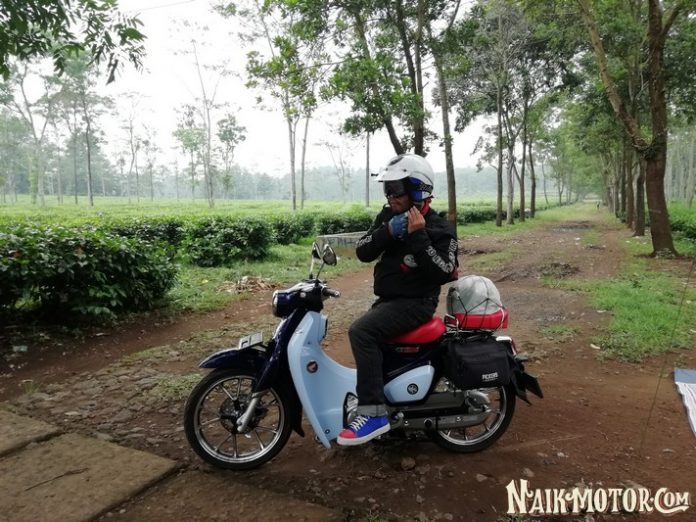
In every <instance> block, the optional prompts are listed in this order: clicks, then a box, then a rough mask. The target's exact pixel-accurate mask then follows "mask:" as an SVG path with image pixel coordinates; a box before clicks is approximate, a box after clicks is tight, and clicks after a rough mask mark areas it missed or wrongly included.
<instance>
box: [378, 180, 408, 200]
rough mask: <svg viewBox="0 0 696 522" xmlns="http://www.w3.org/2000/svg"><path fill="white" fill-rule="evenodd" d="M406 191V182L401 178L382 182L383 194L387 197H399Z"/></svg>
mask: <svg viewBox="0 0 696 522" xmlns="http://www.w3.org/2000/svg"><path fill="white" fill-rule="evenodd" d="M407 193H408V190H407V189H406V184H405V183H404V181H403V180H401V179H399V180H396V181H385V182H384V195H385V196H386V197H388V198H400V197H401V196H403V195H405V194H407Z"/></svg>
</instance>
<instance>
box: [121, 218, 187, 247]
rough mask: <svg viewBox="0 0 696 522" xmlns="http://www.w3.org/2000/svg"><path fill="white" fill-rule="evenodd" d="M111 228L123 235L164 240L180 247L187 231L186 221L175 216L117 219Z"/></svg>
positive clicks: (148, 239)
mask: <svg viewBox="0 0 696 522" xmlns="http://www.w3.org/2000/svg"><path fill="white" fill-rule="evenodd" d="M109 228H110V229H111V231H112V232H113V233H114V234H116V235H118V236H121V237H128V238H137V239H142V240H144V241H150V242H163V243H166V244H167V245H171V246H172V247H178V246H179V245H180V244H181V242H182V241H183V239H184V237H185V232H186V228H185V224H184V221H182V220H180V219H173V218H155V219H149V218H148V219H142V218H141V219H132V220H127V221H120V222H118V221H117V222H114V223H113V224H111V225H110V227H109Z"/></svg>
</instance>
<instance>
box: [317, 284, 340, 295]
mask: <svg viewBox="0 0 696 522" xmlns="http://www.w3.org/2000/svg"><path fill="white" fill-rule="evenodd" d="M321 295H323V296H326V297H341V292H339V291H338V290H332V289H331V288H328V287H326V286H325V287H324V288H322V289H321Z"/></svg>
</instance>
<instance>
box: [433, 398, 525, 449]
mask: <svg viewBox="0 0 696 522" xmlns="http://www.w3.org/2000/svg"><path fill="white" fill-rule="evenodd" d="M477 391H479V392H481V393H483V394H484V395H486V396H487V397H488V400H489V404H488V405H487V406H485V408H486V409H487V411H488V413H489V414H488V416H487V417H486V418H485V419H484V420H483V422H482V423H481V424H477V425H475V426H468V427H464V428H452V429H446V430H440V431H435V432H429V434H430V437H431V438H432V439H433V440H434V441H435V443H436V444H438V445H439V446H440V447H442V448H445V449H446V450H449V451H454V452H457V453H475V452H477V451H481V450H484V449H486V448H488V447H489V446H491V445H492V444H493V443H494V442H495V441H497V440H498V439H499V438H500V437H501V436H502V435H503V433H505V431H506V430H507V428H508V426H509V425H510V421H511V420H512V415H513V414H514V413H515V401H516V395H515V390H514V388H513V387H512V385H508V386H504V387H502V386H501V387H499V388H480V389H478V390H477Z"/></svg>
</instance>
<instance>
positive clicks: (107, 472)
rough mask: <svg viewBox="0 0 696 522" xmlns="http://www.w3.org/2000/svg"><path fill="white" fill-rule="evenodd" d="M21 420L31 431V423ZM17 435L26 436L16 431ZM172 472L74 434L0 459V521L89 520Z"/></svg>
mask: <svg viewBox="0 0 696 522" xmlns="http://www.w3.org/2000/svg"><path fill="white" fill-rule="evenodd" d="M23 419H25V420H26V422H27V425H28V426H30V427H31V426H32V424H33V422H35V421H33V420H32V419H28V418H23ZM17 432H18V433H23V432H24V431H23V430H22V429H21V428H20V427H19V426H17ZM27 432H31V430H27ZM43 433H45V430H44V432H43ZM176 466H177V464H176V462H174V461H172V460H169V459H165V458H162V457H159V456H156V455H152V454H149V453H145V452H142V451H136V450H132V449H129V448H124V447H122V446H118V445H117V444H112V443H109V442H103V441H100V440H97V439H94V438H90V437H83V436H81V435H77V434H65V435H61V436H58V437H55V438H52V439H50V440H46V441H43V442H39V443H36V444H31V445H30V446H27V447H26V448H24V449H21V450H19V451H16V452H15V453H12V454H10V455H6V456H5V457H4V458H2V459H0V520H2V521H8V522H14V521H27V520H42V521H51V520H56V521H58V520H60V521H62V522H68V521H76V522H77V521H84V520H90V519H93V518H94V517H96V516H98V515H99V514H101V513H104V512H106V511H108V510H110V509H112V508H114V507H115V506H118V505H120V504H122V503H123V502H125V501H127V500H128V499H129V498H131V497H132V496H134V495H136V494H137V493H139V492H141V491H142V490H144V489H145V488H147V487H148V486H150V485H152V484H154V483H155V482H157V481H159V480H160V479H161V478H162V477H164V476H166V475H168V474H169V473H171V472H172V471H174V469H175V468H176Z"/></svg>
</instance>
